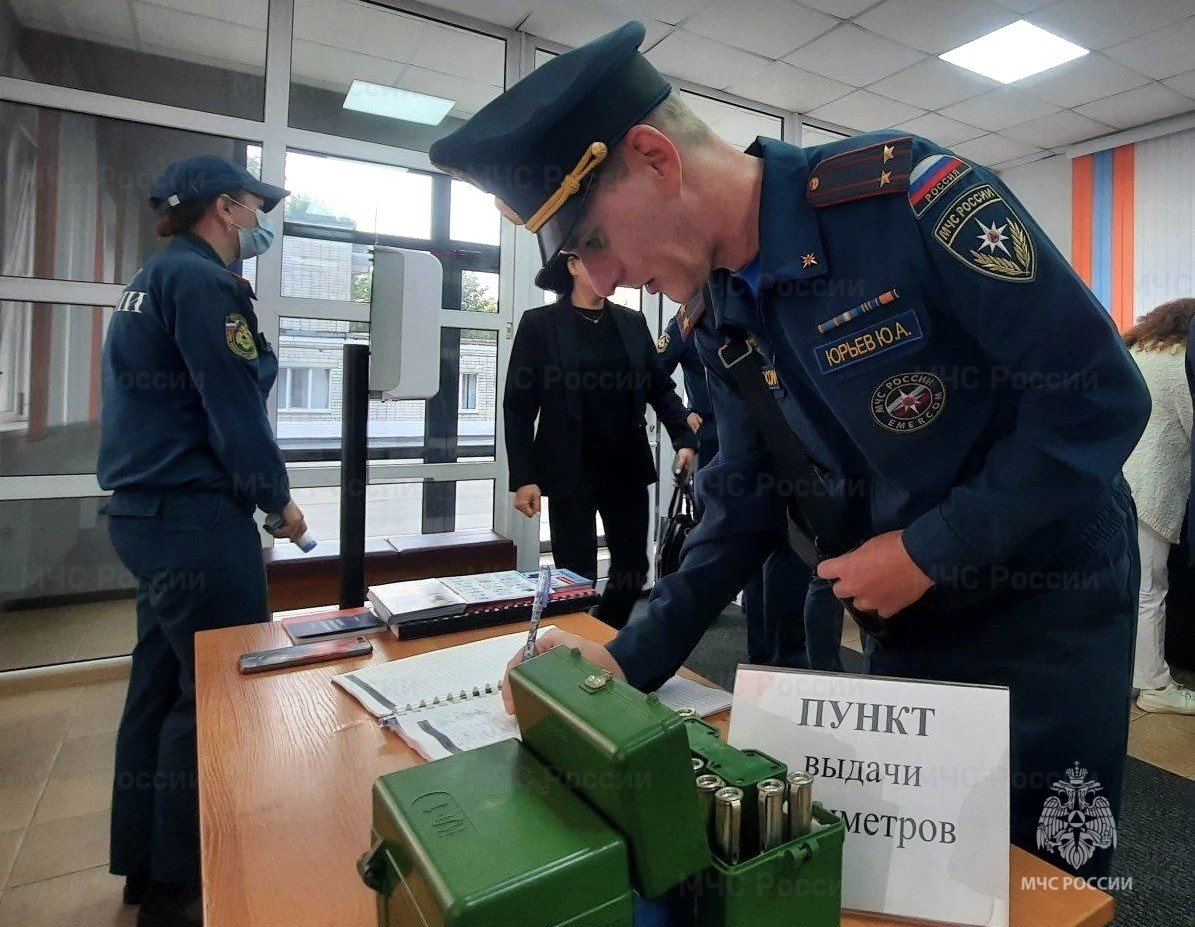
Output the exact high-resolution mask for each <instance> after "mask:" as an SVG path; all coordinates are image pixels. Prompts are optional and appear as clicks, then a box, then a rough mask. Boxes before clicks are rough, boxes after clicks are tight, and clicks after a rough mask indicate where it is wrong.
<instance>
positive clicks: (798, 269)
mask: <svg viewBox="0 0 1195 927" xmlns="http://www.w3.org/2000/svg"><path fill="white" fill-rule="evenodd" d="M747 154H750V155H754V156H756V157H759V158H763V186H762V189H761V192H760V200H759V260H760V273H759V284H760V287H761V288H767V287H769V286H772V285H773V284H775V282H776V281H777V280H799V279H804V278H807V277H820V276H821V275H822V274H824V273H826V272H827V270H828V269H829V267H828V266H827V260H826V252H825V249H824V248H823V247H822V238H821V232H820V230H819V229H818V222H817V213H816V211H815V210H814V208H813V207H812V206H811V205H810V204H809V201H808V199H807V198H806V196H805V184H806V182H807V181H808V178H809V162H808V160H807V159H806V157H805V152H804V151H802V150H801V149H800V148H797V147H796V146H794V145H789V144H787V143H785V142H781V141H777V140H776V139H772V138H764V137H762V136H761V137H759V138H757V139H756V140H755V142H754V144H752V145H751V147H750V148H748V149H747Z"/></svg>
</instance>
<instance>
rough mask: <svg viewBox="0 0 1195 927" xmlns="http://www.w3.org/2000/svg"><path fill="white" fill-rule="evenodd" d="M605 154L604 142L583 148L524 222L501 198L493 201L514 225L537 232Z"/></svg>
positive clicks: (578, 187) (578, 188)
mask: <svg viewBox="0 0 1195 927" xmlns="http://www.w3.org/2000/svg"><path fill="white" fill-rule="evenodd" d="M607 154H609V149H608V148H607V147H606V143H605V142H593V143H592V144H591V145H590V146H589V147H588V148H586V149H585V153H584V154H583V155H581V160H580V161H578V162H577V166H576V167H574V168H573V169H572V170H571V171H569V172H568V174H567V175H565V178H564V180H562V181H560V186H559V187H557V188H556V192H555V193H553V194H552V195H551V196H550V197H548V199H547V201H546V202H545V203H544V204H543V205H542V206H540V207H539V209H537V210H536V211H535V215H533V216H532V217H531V218H530V219H528V220H527V221H525V222H524V221H523V220H522V219H521V218H520V217H519V216H518V215H517V214H516V213H515V211H514V210H513V209H511V208H510V207H509V206H507V205H506V204H505V203H504V202H502V200H500V199H498V198H497V197H495V198H494V202H495V203H496V204H497V206H498V209H499V210H500V211H501V212H502V215H504V216H506V218H507V219H509V220H510V221H511V222H513V223H514V224H515V225H521V226H523V227H524V228H526V229H527V231H529V232H538V231H539V230H540V229H541V228H543V227H544V223H545V222H547V221H548V220H549V219H551V218H552V216H554V215H556V213H557V212H559V211H560V207H561V206H563V205H564V204H565V203H566V202H568V198H569V197H570V196H572V195H573V194H574V193H576V192H577V191H578V190H580V189H581V181H582V180H584V179H585V178H586V177H587V176H589V174H590V173H592V172H593V170H594V169H595V168H596V167H597V166H598V165H599V164H601V163H602V162H603V161H605V160H606V155H607Z"/></svg>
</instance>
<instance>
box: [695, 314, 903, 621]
mask: <svg viewBox="0 0 1195 927" xmlns="http://www.w3.org/2000/svg"><path fill="white" fill-rule="evenodd" d="M718 356H719V357H720V358H721V359H722V366H723V367H725V368H726V370H727V372H728V373H729V374H730V376H731V378H732V379H733V380H734V382H735V385H736V386H737V387H738V390H739V395H740V396H741V397H742V399H743V402H744V403H746V405H747V411H748V412H749V413H750V414H751V421H752V422H753V423H754V424H755V427H756V428H757V429H758V430H759V433H760V435H761V437H762V438H763V441H764V445H765V446H766V447H767V449H768V453H769V454H771V456H772V462H773V464H774V465H775V467H776V474H777V477H778V478H780V480H781V487H782V496H783V498H785V500H786V501H787V504H788V514H789V519H788V542H789V544H790V545H791V546H792V548H793V550H794V551H796V553H797V555H798V556H800V557H801V559H802V560H804V561H805V562H806V563H808V564H809V565H810V566H812V567H815V568H816V566H817V563H818V561H819V560H822V559H823V558H826V557H836V556H839V555H840V554H845V553H847V552H848V551H850V550H852V549H853V548H854V547H856V546H857V545H858V539H856V538H853V537H851V536H850V534H849V529H848V527H847V519H846V518H845V517H844V513H843V512H841V511H839V510H838V509H837V507H836V506H835V505H834V504H833V503H832V501H831V500H830V497H829V493H827V492H826V488H825V483H824V482H823V481H822V475H821V472H820V471H819V470H818V467H817V464H815V463H814V462H813V461H812V460H811V459H810V457H809V454H808V452H807V451H806V450H805V445H804V444H802V443H801V439H800V438H799V437H798V436H797V433H796V432H795V431H793V430H792V428H791V427H789V424H788V422H787V421H786V420H785V418H784V414H783V413H782V412H781V411H780V407H779V405H777V403H776V400H774V399H773V398H772V396H771V393H770V392H769V391H768V387H767V384H766V383H765V381H764V365H763V360H762V359H761V358H760V356H759V352H758V351H757V350H756V349H755V346H754V345H753V344H751V342H749V341H747V340H746V339H744V338H731V339H729V340H728V341H727V342H726V343H725V344H723V345H722V347H721V348H719V349H718ZM842 604H843V606H844V607H845V608H846V610H847V611H848V612H849V613H850V614H851V616H852V617H853V618H854V619H855V621H856V622H857V623H858V624H859V626H860V627H861V628H862V629H863V630H864V631H866V632H867V633H868V634H870V635H871V636H872V637H874V638H876V640H877V641H881V642H882V641H883V640H885V639H886V638H887V637H888V636H889V630H890V629H889V627H888V625H887V623H886V622H885V621H884V619H882V618H881V617H880V616H879V614H877V613H876V612H873V611H864V610H862V609H857V608H855V606H854V604H853V602H852V601H851V600H850V599H844V600H842Z"/></svg>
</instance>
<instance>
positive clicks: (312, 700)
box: [195, 615, 1113, 927]
mask: <svg viewBox="0 0 1195 927" xmlns="http://www.w3.org/2000/svg"><path fill="white" fill-rule="evenodd" d="M552 623H553V624H555V625H557V626H558V627H561V628H563V629H565V630H568V631H573V632H575V633H578V634H582V635H584V636H586V637H589V638H592V639H593V640H597V641H602V642H605V641H607V640H609V639H610V638H611V637H612V636H613V632H612V631H611V630H610V629H609V628H608V627H607V626H606V625H604V624H602V623H601V622H599V621H597V620H596V619H594V618H590V617H589V616H588V615H569V616H567V617H561V618H554V619H552ZM513 629H514V628H513V626H510V625H504V626H501V627H497V628H490V629H487V630H484V631H466V632H462V633H459V634H449V635H445V636H443V637H436V638H425V639H423V640H415V641H397V640H394V639H392V638H390V637H389V636H379V637H374V638H373V642H374V653H373V655H372V656H370V657H362V658H358V659H356V660H351V661H341V662H338V663H324V664H318V665H315V666H309V667H300V668H296V669H292V670H282V671H278V672H273V673H263V674H261V675H256V676H241V675H240V674H239V673H238V672H237V667H236V658H237V656H238V655H239V654H241V653H244V652H245V651H248V650H264V649H267V648H270V647H281V646H285V645H286V644H288V643H289V639H288V638H287V636H286V632H285V631H283V630H282V628H281V627H280V626H278V625H276V624H259V625H249V626H244V627H237V628H224V629H221V630H218V631H204V632H201V633H200V634H198V635H196V637H195V672H196V677H197V702H198V706H197V707H198V714H199V799H200V832H201V839H202V850H203V908H204V923H205V925H206V927H370V925H373V924H375V923H376V914H375V908H374V895H373V893H372V892H371V891H369V890H368V889H367V888H366V887H365V886H364V884H362V882H361V879H360V878H359V877H358V875H357V870H356V861H357V857H358V856H360V854H361V853H363V852H364V851H365V850H366V849H368V847H369V830H370V814H371V809H370V788H371V786H372V785H373V782H374V780H375V779H376V778H377V777H378V776H380V775H383V774H384V773H388V772H394V771H395V770H398V769H403V768H405V767H407V766H411V765H414V764H415V763H419V762H422V761H421V759H420V758H419V756H418V754H416V753H415V752H414V751H413V750H411V749H410V748H409V747H407V746H406V745H405V744H404V743H403V742H402V741H401V740H400V739H399V738H398V737H396V736H395V735H394V734H392V733H390V732H389V731H385V730H383V729H382V728H381V727H379V726H378V724H377V722H376V721H375V720H374V719H373V717H372V716H371V715H370V714H368V713H367V712H366V711H365V710H364V709H363V708H361V706H360V705H359V704H358V703H357V702H356V701H355V700H354V699H352V698H351V697H349V696H348V695H346V694H345V693H344V692H343V691H341V689H340V688H339V687H337V686H334V685H332V684H331V683H330V682H329V680H330V679H331V677H332V676H334V675H336V674H338V673H344V672H348V671H349V670H351V669H360V668H361V667H363V666H366V665H368V664H369V663H381V662H385V661H387V660H393V659H396V658H398V657H405V656H410V655H412V654H416V653H422V652H424V651H427V650H435V649H437V648H440V647H449V646H452V645H454V644H462V643H465V642H467V641H470V640H477V639H479V638H482V637H492V636H494V635H498V634H508V633H510V631H511V630H513ZM728 719H729V713H724V714H722V715H718V716H715V717H714V718H713V719H711V720H712V721H713V722H714V723H716V724H717V725H718V726H719V727H720V728H721V729H722V732H723V734H724V735H725V732H726V727H727V724H728ZM1063 875H1064V873H1063V872H1062V871H1061V870H1059V869H1056V868H1054V867H1053V866H1050V865H1049V864H1047V863H1044V862H1042V861H1041V860H1039V859H1037V858H1036V857H1034V856H1030V855H1029V854H1028V853H1025V852H1023V851H1021V850H1019V849H1017V848H1016V847H1013V849H1012V866H1011V882H1012V887H1011V894H1010V901H1011V908H1012V917H1011V923H1012V925H1013V927H1102V925H1105V924H1108V923H1109V922H1111V920H1112V914H1113V901H1112V899H1111V897H1109V896H1108V895H1106V894H1104V893H1103V892H1100V891H1096V890H1094V889H1085V888H1061V887H1059V888H1058V889H1056V890H1047V889H1037V890H1028V891H1022V890H1021V884H1022V882H1021V880H1022V878H1031V877H1039V878H1049V877H1051V876H1055V877H1058V878H1059V881H1060V880H1061V877H1062V876H1063ZM1037 884H1039V885H1041V884H1048V883H1042V882H1040V881H1039V882H1038V883H1037ZM895 923H896V922H894V921H889V920H888V919H885V918H878V917H874V916H866V915H858V914H854V913H850V912H844V913H843V916H842V924H843V925H846V927H878V925H887V924H895ZM903 923H904V924H907V923H908V922H907V921H905V922H903Z"/></svg>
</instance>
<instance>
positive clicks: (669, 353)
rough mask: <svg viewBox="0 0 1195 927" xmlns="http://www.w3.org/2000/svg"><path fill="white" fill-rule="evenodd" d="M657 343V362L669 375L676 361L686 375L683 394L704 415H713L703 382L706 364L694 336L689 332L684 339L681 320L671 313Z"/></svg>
mask: <svg viewBox="0 0 1195 927" xmlns="http://www.w3.org/2000/svg"><path fill="white" fill-rule="evenodd" d="M656 347H657V349H658V350H659V352H660V363H661V364H662V365H663V366H664V372H665V373H666V374H668V376H672V372H673V371H674V370H676V368H677V365H680V368H681V372H682V373H683V374H684V377H685V394H686V395H687V396H688V399H689V408H690V409H692V410H693V411H694V412H696V413H697V414H698V415H700V416H701V417H702V418H703V419H705V418H709V417H710V416H712V415H713V411H714V410H713V406H712V405H711V404H710V391H709V387H708V386H707V385H706V382H705V365H704V364H703V363H702V362H701V357H700V356H699V355H698V353H697V343H696V336H695V335H694V334H692V333H691V334H690V335H689V340H688V341H686V340H685V339H684V337H683V336H682V334H681V328H680V323H679V322H677V320H676V317H675V316H673V318H671V319H669V320H668V325H667V327H666V328H665V329H664V334H663V335H661V336H660V340H659V341H657V342H656Z"/></svg>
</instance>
